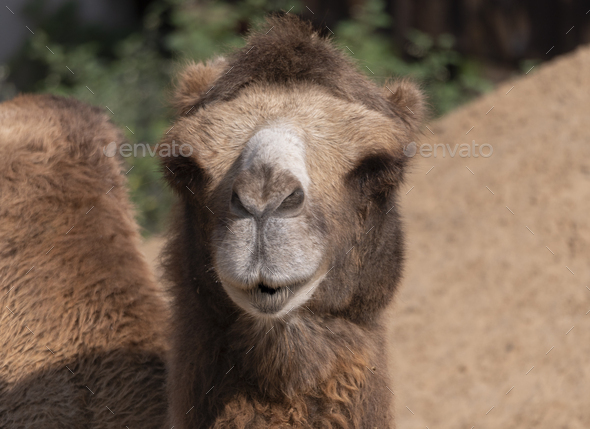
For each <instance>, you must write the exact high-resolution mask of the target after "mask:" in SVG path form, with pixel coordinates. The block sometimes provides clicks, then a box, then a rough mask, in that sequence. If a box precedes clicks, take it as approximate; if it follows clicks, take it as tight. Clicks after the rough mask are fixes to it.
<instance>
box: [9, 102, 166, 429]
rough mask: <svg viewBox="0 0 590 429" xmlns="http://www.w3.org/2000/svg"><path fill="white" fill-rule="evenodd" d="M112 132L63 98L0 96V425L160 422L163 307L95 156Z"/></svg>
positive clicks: (106, 169) (119, 184) (114, 168)
mask: <svg viewBox="0 0 590 429" xmlns="http://www.w3.org/2000/svg"><path fill="white" fill-rule="evenodd" d="M121 140H122V136H121V134H120V133H119V131H118V130H117V129H116V128H115V127H114V126H113V125H112V124H111V123H110V122H109V120H108V118H107V117H106V115H104V114H103V113H102V112H101V111H99V110H98V109H96V108H93V107H90V106H87V105H85V104H83V103H80V102H78V101H75V100H72V99H65V98H60V97H54V96H48V95H41V96H38V95H35V96H20V97H17V98H15V99H14V100H12V101H9V102H5V103H3V104H2V105H0V304H1V305H0V427H2V428H11V429H12V428H44V429H45V428H93V429H94V428H115V427H117V428H125V427H129V428H130V429H132V428H161V427H162V424H163V416H164V415H165V409H166V401H165V395H164V384H165V381H164V363H163V354H164V353H165V348H164V343H163V338H162V334H161V329H162V325H163V323H164V320H165V308H164V305H163V303H162V300H161V299H160V297H159V296H158V292H157V290H156V288H155V283H154V280H153V278H152V275H151V274H150V271H149V268H148V266H147V264H146V262H145V261H144V258H143V257H142V256H141V254H140V253H139V251H138V248H137V245H138V233H137V225H136V223H135V221H134V219H133V216H132V210H131V207H130V204H129V201H128V197H127V190H126V180H125V177H124V176H123V174H121V172H120V168H121V165H120V164H119V162H118V161H117V160H116V159H115V158H107V157H106V156H104V154H103V147H105V146H106V145H107V144H108V143H109V142H111V141H114V142H117V143H121ZM107 407H108V408H107Z"/></svg>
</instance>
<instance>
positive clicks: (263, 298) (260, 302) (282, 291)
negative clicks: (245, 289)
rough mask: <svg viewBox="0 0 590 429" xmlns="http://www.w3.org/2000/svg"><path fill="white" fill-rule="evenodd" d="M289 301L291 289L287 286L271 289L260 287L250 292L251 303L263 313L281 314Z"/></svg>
mask: <svg viewBox="0 0 590 429" xmlns="http://www.w3.org/2000/svg"><path fill="white" fill-rule="evenodd" d="M288 299H289V289H288V288H287V287H286V286H283V287H279V288H269V287H266V286H264V285H259V286H258V287H256V288H255V289H253V290H251V291H250V301H251V303H252V305H253V306H254V307H255V308H256V309H257V310H258V311H260V312H261V313H267V314H273V313H277V312H279V311H280V310H281V309H282V308H283V307H284V306H285V304H286V303H287V301H288Z"/></svg>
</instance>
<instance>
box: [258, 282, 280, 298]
mask: <svg viewBox="0 0 590 429" xmlns="http://www.w3.org/2000/svg"><path fill="white" fill-rule="evenodd" d="M258 289H260V292H262V293H267V294H269V295H274V294H275V293H276V292H277V291H278V290H279V289H282V288H280V287H279V288H272V287H268V286H266V285H265V284H264V283H259V284H258Z"/></svg>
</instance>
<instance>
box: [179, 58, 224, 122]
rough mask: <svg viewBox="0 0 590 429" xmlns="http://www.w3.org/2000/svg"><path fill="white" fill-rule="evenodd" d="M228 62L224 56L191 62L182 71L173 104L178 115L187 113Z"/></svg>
mask: <svg viewBox="0 0 590 429" xmlns="http://www.w3.org/2000/svg"><path fill="white" fill-rule="evenodd" d="M226 65H227V62H226V60H225V58H223V57H217V58H215V59H213V60H210V61H207V63H206V64H203V63H198V64H197V63H194V62H191V63H189V64H188V65H187V66H186V67H185V68H184V70H182V72H181V73H180V76H179V78H178V83H177V84H176V88H175V89H174V95H173V97H172V105H173V107H174V108H175V110H176V113H177V114H178V115H182V114H186V113H187V112H188V111H189V110H190V109H191V107H193V106H194V105H195V104H196V103H197V102H198V101H199V99H200V98H201V96H203V95H204V94H206V93H207V91H209V90H210V89H211V87H212V86H213V85H214V84H215V81H216V80H217V78H218V77H219V76H220V75H221V73H222V72H223V70H224V69H225V66H226Z"/></svg>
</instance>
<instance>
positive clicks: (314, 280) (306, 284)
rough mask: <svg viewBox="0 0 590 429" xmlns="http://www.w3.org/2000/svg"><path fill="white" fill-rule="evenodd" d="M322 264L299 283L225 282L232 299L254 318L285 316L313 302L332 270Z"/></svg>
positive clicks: (267, 281) (270, 280) (271, 280)
mask: <svg viewBox="0 0 590 429" xmlns="http://www.w3.org/2000/svg"><path fill="white" fill-rule="evenodd" d="M324 265H327V264H322V265H321V268H319V269H317V270H316V271H315V272H314V273H313V274H312V275H310V276H308V277H306V278H303V279H301V280H299V281H295V282H290V283H288V284H286V283H278V282H276V281H273V279H266V281H265V279H263V278H259V279H257V282H256V283H254V284H252V283H251V284H246V283H240V282H235V281H227V280H226V279H223V278H222V279H221V285H222V287H223V289H224V290H225V292H226V293H227V295H228V297H229V298H230V299H231V300H232V301H233V302H234V303H235V304H236V305H237V306H239V307H241V308H242V309H243V310H245V311H246V312H247V313H248V314H250V315H251V316H254V317H263V318H276V317H281V318H282V317H285V316H286V315H288V314H289V313H291V311H292V310H294V309H295V308H298V307H300V306H302V305H303V304H304V303H305V302H306V301H307V300H309V299H310V298H311V297H312V296H313V294H314V291H315V290H316V289H317V287H318V286H319V285H320V283H321V282H322V280H323V279H324V277H325V275H326V274H327V272H328V271H329V270H327V269H326V268H325V266H324Z"/></svg>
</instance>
